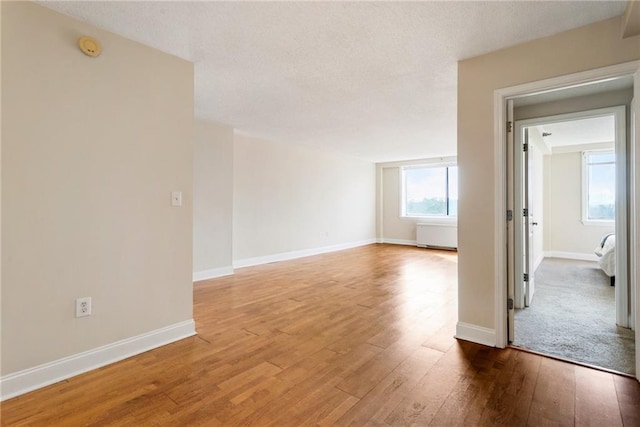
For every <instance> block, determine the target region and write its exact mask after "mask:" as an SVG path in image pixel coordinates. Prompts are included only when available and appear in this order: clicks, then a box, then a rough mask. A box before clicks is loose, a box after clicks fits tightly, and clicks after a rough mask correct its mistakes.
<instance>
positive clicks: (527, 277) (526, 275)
mask: <svg viewBox="0 0 640 427" xmlns="http://www.w3.org/2000/svg"><path fill="white" fill-rule="evenodd" d="M524 281H525V282H528V281H529V273H524Z"/></svg>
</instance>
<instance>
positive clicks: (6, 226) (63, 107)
mask: <svg viewBox="0 0 640 427" xmlns="http://www.w3.org/2000/svg"><path fill="white" fill-rule="evenodd" d="M83 35H91V36H94V37H96V38H97V39H98V40H99V41H100V42H101V43H102V46H103V53H102V55H101V56H100V57H98V58H89V57H87V56H85V55H84V54H82V53H81V52H80V50H79V49H78V46H77V40H78V38H79V37H80V36H83ZM2 115H3V122H2V326H1V327H2V331H1V332H2V366H1V372H2V375H3V376H6V375H7V374H10V373H15V372H17V371H20V370H24V369H27V368H31V367H35V366H36V365H40V364H44V363H46V362H51V361H53V360H56V359H59V358H63V357H65V356H70V355H74V354H77V353H80V352H83V351H86V350H90V349H95V348H96V347H99V346H104V345H107V344H110V343H113V342H115V341H118V340H122V339H125V338H130V337H133V336H136V335H138V334H143V333H147V332H149V331H154V330H157V329H160V328H164V327H167V326H170V325H174V324H177V323H181V322H189V321H191V319H192V283H191V266H192V258H191V251H192V242H191V236H192V209H191V200H192V194H191V188H192V174H193V171H192V156H193V154H192V144H193V143H192V141H193V133H192V132H193V66H192V64H191V63H189V62H187V61H184V60H181V59H178V58H175V57H172V56H170V55H167V54H165V53H162V52H159V51H157V50H154V49H151V48H149V47H145V46H142V45H140V44H138V43H135V42H133V41H130V40H127V39H125V38H122V37H119V36H116V35H114V34H111V33H108V32H106V31H102V30H99V29H97V28H95V27H92V26H90V25H88V24H85V23H81V22H80V21H77V20H74V19H72V18H69V17H67V16H63V15H61V14H58V13H55V12H52V11H51V10H48V9H46V8H43V7H41V6H38V5H35V4H33V3H28V2H2ZM173 190H181V191H182V192H183V200H184V206H183V207H181V208H176V207H171V205H170V193H171V191H173ZM85 296H91V297H93V314H92V315H91V316H89V317H83V318H75V299H76V298H78V297H85ZM191 329H193V328H191ZM4 392H5V391H4V390H3V393H4Z"/></svg>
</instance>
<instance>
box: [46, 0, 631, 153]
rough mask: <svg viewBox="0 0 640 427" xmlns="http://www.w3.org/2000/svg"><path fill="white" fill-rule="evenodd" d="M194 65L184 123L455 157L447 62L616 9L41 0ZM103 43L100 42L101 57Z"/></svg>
mask: <svg viewBox="0 0 640 427" xmlns="http://www.w3.org/2000/svg"><path fill="white" fill-rule="evenodd" d="M41 4H44V5H45V6H47V7H49V8H51V9H54V10H57V11H60V12H63V13H66V14H68V15H72V16H75V17H78V18H80V19H82V20H84V21H87V22H90V23H92V24H94V25H97V26H99V27H102V28H106V29H108V30H111V31H113V32H115V33H118V34H121V35H123V36H125V37H128V38H131V39H133V40H136V41H139V42H141V43H144V44H146V45H149V46H152V47H155V48H157V49H160V50H162V51H164V52H168V53H171V54H174V55H176V56H179V57H181V58H184V59H187V60H190V61H193V62H194V63H195V114H196V117H197V118H199V119H204V120H212V121H217V122H222V123H226V124H229V125H232V126H233V127H235V128H236V129H237V130H238V131H239V132H242V133H244V134H247V135H253V136H258V137H262V138H265V139H269V140H274V141H280V142H285V143H297V144H306V145H311V146H318V147H323V148H327V149H332V150H339V151H342V152H343V153H346V154H349V155H353V156H357V157H361V158H365V159H368V160H371V161H394V160H404V159H415V158H423V157H434V156H445V155H451V154H455V151H456V96H457V95H456V79H457V75H456V63H457V61H458V60H460V59H464V58H468V57H472V56H476V55H479V54H483V53H486V52H490V51H493V50H496V49H500V48H503V47H507V46H511V45H514V44H517V43H521V42H524V41H527V40H532V39H536V38H539V37H543V36H547V35H551V34H555V33H558V32H561V31H564V30H567V29H570V28H574V27H578V26H582V25H586V24H589V23H592V22H596V21H599V20H602V19H606V18H609V17H613V16H618V15H621V14H622V13H623V12H624V9H625V6H626V2H625V1H613V2H603V1H586V2H582V1H561V2H555V1H539V2H523V1H502V2H500V1H498V2H485V1H477V2H454V1H445V2H155V1H147V2H132V1H126V2H95V1H86V2H41ZM108 54H109V46H103V55H108Z"/></svg>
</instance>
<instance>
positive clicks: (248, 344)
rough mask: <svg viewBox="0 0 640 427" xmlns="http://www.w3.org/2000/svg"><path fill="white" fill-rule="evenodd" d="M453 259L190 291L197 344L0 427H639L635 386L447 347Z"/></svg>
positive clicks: (120, 369)
mask: <svg viewBox="0 0 640 427" xmlns="http://www.w3.org/2000/svg"><path fill="white" fill-rule="evenodd" d="M456 292H457V255H456V253H455V252H446V251H434V250H426V249H418V248H413V247H401V246H393V245H370V246H365V247H361V248H356V249H351V250H346V251H341V252H336V253H331V254H326V255H320V256H314V257H308V258H302V259H299V260H294V261H287V262H281V263H276V264H269V265H263V266H257V267H251V268H245V269H240V270H237V271H236V274H235V275H233V276H229V277H225V278H220V279H214V280H209V281H205V282H199V283H197V284H195V286H194V317H195V320H196V328H197V331H198V336H196V337H192V338H188V339H185V340H182V341H179V342H176V343H173V344H170V345H167V346H164V347H162V348H159V349H156V350H153V351H149V352H147V353H144V354H141V355H138V356H136V357H132V358H129V359H127V360H124V361H122V362H119V363H116V364H113V365H110V366H107V367H104V368H101V369H98V370H95V371H92V372H89V373H87V374H84V375H80V376H77V377H74V378H71V379H69V380H66V381H63V382H61V383H58V384H55V385H52V386H49V387H46V388H44V389H41V390H38V391H35V392H32V393H29V394H26V395H23V396H19V397H17V398H14V399H10V400H8V401H6V402H3V403H2V404H1V406H0V409H1V412H0V414H1V416H2V420H1V423H2V425H6V426H13V425H33V426H84V425H109V426H147V425H159V426H191V425H194V426H197V425H202V426H250V425H253V426H270V425H272V426H331V425H339V426H365V425H370V426H386V425H392V426H395V425H398V426H409V425H413V426H427V425H460V426H472V425H508V426H519V425H523V426H524V425H532V426H537V425H594V426H618V425H627V426H634V425H635V426H638V425H640V415H639V414H640V386H639V384H638V382H637V381H635V380H633V379H629V378H626V377H622V376H616V375H612V374H609V373H604V372H600V371H596V370H591V369H588V368H584V367H580V366H575V365H571V364H568V363H564V362H560V361H557V360H553V359H548V358H544V357H541V356H538V355H535V354H530V353H525V352H520V351H517V350H514V349H505V350H499V349H495V348H489V347H484V346H480V345H476V344H473V343H469V342H464V341H456V340H455V339H454V338H453V335H454V332H455V323H456V319H457V293H456Z"/></svg>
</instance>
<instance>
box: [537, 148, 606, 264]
mask: <svg viewBox="0 0 640 427" xmlns="http://www.w3.org/2000/svg"><path fill="white" fill-rule="evenodd" d="M612 148H613V147H612ZM548 167H549V171H548V174H549V177H548V179H549V191H548V193H547V194H546V200H547V202H546V203H547V204H548V205H549V220H548V222H547V225H548V230H549V231H548V236H547V252H552V253H553V252H556V253H557V252H559V253H560V254H558V255H560V256H562V254H563V253H565V254H575V255H584V256H590V257H592V258H595V256H594V252H593V251H594V250H595V249H596V247H597V246H598V245H599V244H600V242H601V240H602V237H603V236H604V235H605V234H608V233H613V232H614V231H615V225H614V224H611V225H609V226H602V225H586V224H583V223H582V152H580V151H576V152H572V153H558V154H552V155H551V156H549V161H548Z"/></svg>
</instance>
